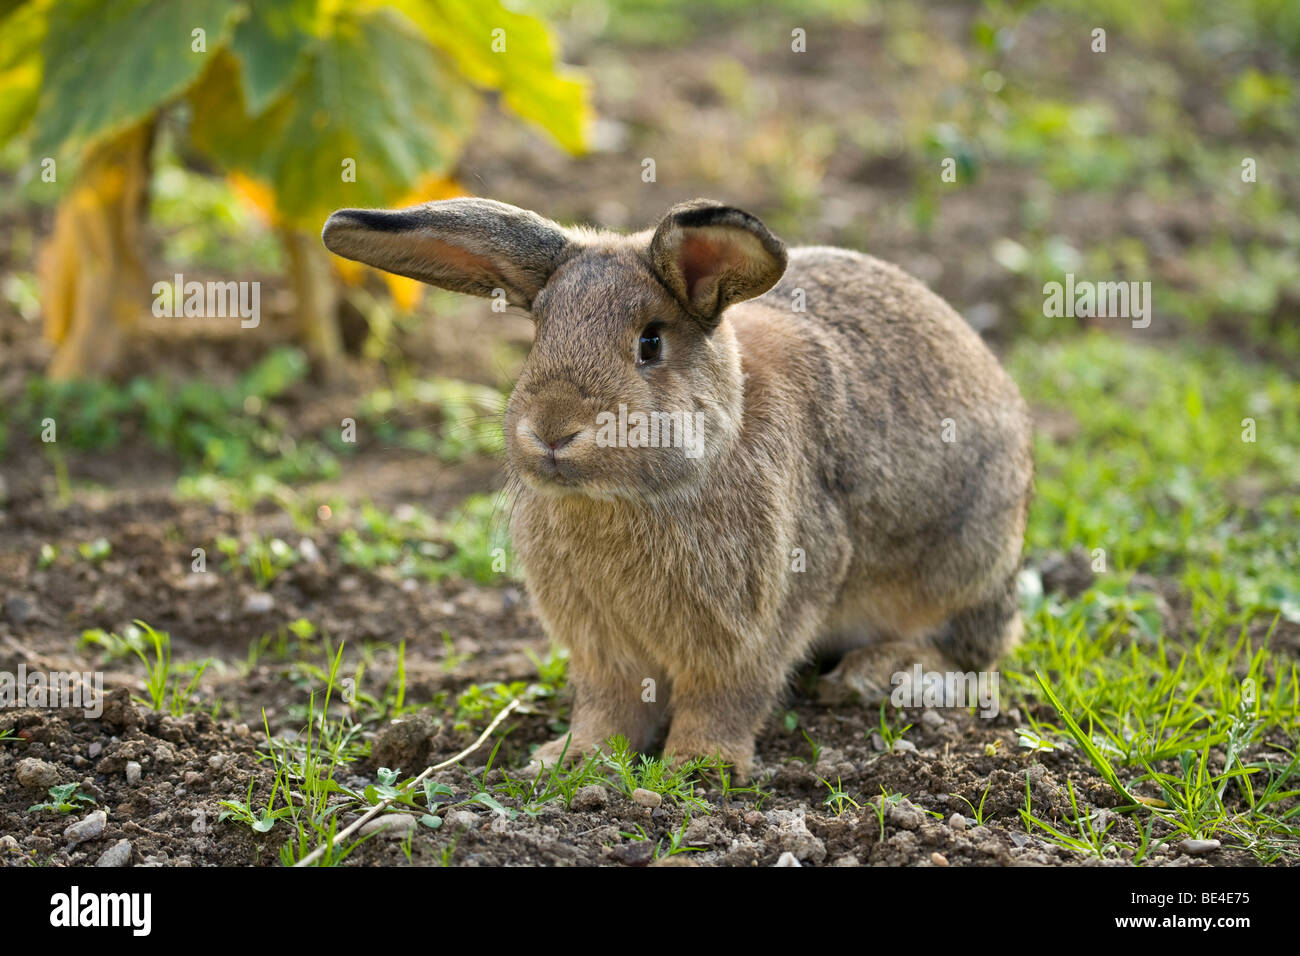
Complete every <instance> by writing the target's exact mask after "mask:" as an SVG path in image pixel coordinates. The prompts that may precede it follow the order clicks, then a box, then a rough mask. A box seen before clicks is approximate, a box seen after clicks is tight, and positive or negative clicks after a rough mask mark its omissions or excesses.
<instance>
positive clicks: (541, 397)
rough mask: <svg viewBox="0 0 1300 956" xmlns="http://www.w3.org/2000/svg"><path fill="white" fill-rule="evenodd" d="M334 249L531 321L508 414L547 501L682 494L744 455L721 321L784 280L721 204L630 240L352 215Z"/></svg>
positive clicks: (499, 223)
mask: <svg viewBox="0 0 1300 956" xmlns="http://www.w3.org/2000/svg"><path fill="white" fill-rule="evenodd" d="M323 238H324V242H325V245H326V246H327V247H328V248H329V249H330V250H331V251H333V252H335V253H337V254H338V255H341V256H344V257H346V258H348V259H355V260H357V261H359V262H364V263H366V264H368V265H372V266H376V267H378V268H380V269H385V270H387V271H389V272H395V273H397V274H399V275H404V276H409V277H411V278H415V279H420V280H422V281H424V282H428V283H431V284H433V285H436V286H441V287H442V288H444V289H451V290H453V291H456V292H468V293H470V294H472V295H480V296H486V297H488V298H492V299H494V300H496V301H498V302H501V303H502V307H503V308H504V306H505V305H507V304H508V305H512V306H516V307H518V308H522V309H525V310H527V311H528V312H529V314H531V316H532V317H533V319H534V321H535V323H536V336H535V339H534V342H533V348H532V351H531V352H530V353H529V356H528V359H527V362H526V363H525V365H524V368H523V372H522V373H521V375H520V377H519V381H518V382H517V383H516V385H515V389H514V392H513V393H512V394H511V396H510V401H509V404H508V405H507V408H506V418H505V439H506V450H507V454H508V457H509V461H510V465H511V468H512V470H513V471H514V472H515V473H516V474H517V475H518V477H519V478H521V479H522V480H523V481H525V482H527V483H528V484H529V485H530V486H532V487H534V488H536V489H538V490H542V491H547V492H555V493H559V494H573V493H578V494H586V495H592V496H602V497H603V496H613V497H619V496H640V497H643V496H655V495H658V494H668V493H671V491H672V490H673V489H674V488H675V487H678V486H680V485H681V484H682V483H683V482H690V481H692V480H694V479H695V478H697V477H698V475H699V473H700V471H699V470H700V469H702V468H707V467H708V464H709V461H710V460H711V459H713V458H714V457H715V456H716V455H719V454H721V453H722V452H724V451H725V449H726V448H727V446H728V445H729V444H730V443H731V442H732V441H734V440H735V438H736V436H737V435H738V433H739V430H740V427H741V407H742V401H741V399H742V389H743V378H742V373H741V368H740V356H739V351H738V349H737V346H736V340H735V336H734V333H733V332H732V329H731V327H730V325H729V324H728V323H726V322H725V321H723V310H725V309H726V308H727V307H728V306H730V305H733V304H734V303H736V302H740V301H742V300H744V299H749V298H752V297H754V296H757V295H761V294H762V293H764V292H766V291H767V290H768V289H770V288H771V287H772V286H773V285H775V284H776V282H777V280H778V279H780V277H781V274H782V272H784V270H785V264H786V253H785V246H784V245H783V244H782V243H781V241H780V240H779V239H777V238H776V237H775V236H773V235H772V234H771V233H770V232H769V231H768V230H767V229H766V228H765V227H764V226H763V224H762V223H761V222H759V221H758V220H757V219H755V218H754V217H753V216H751V215H749V214H748V213H745V212H742V211H740V210H739V209H734V208H732V207H729V206H724V205H721V204H718V203H714V202H710V201H707V200H696V201H694V202H689V203H683V204H681V205H678V206H674V207H673V208H672V209H670V210H669V211H668V213H667V215H666V216H665V217H664V218H663V220H662V221H661V222H660V223H659V225H658V226H657V227H656V228H655V229H653V230H647V231H645V232H642V233H638V234H635V235H628V236H624V235H620V234H616V233H606V232H595V231H588V230H581V229H566V228H564V227H561V226H559V225H557V224H555V223H553V222H551V221H549V220H547V219H544V218H542V217H541V216H538V215H537V214H536V213H532V212H528V211H526V210H523V209H518V208H516V207H514V206H508V205H505V204H503V203H499V202H493V201H492V200H488V199H450V200H444V201H440V202H431V203H426V204H424V205H422V206H415V207H412V208H410V209H401V210H393V211H384V210H369V209H345V210H340V211H339V212H336V213H334V215H332V216H330V218H329V221H328V222H327V223H326V224H325V231H324V236H323Z"/></svg>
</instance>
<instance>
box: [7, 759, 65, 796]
mask: <svg viewBox="0 0 1300 956" xmlns="http://www.w3.org/2000/svg"><path fill="white" fill-rule="evenodd" d="M16 770H17V777H18V782H19V783H20V784H22V785H23V786H24V787H31V788H32V789H34V790H48V789H50V787H53V786H54V785H55V784H57V783H58V782H59V768H58V767H56V766H54V764H52V763H46V762H45V761H44V760H40V759H38V758H36V757H25V758H24V759H22V760H20V761H18V767H17V768H16Z"/></svg>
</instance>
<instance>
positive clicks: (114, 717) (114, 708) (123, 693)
mask: <svg viewBox="0 0 1300 956" xmlns="http://www.w3.org/2000/svg"><path fill="white" fill-rule="evenodd" d="M100 719H101V720H103V721H104V723H105V724H107V725H108V726H110V727H114V728H116V729H118V730H131V729H132V728H135V727H139V726H140V724H141V723H142V722H143V718H142V717H141V716H140V711H139V710H137V709H136V706H135V703H134V702H133V701H132V700H131V692H130V691H129V690H127V689H126V688H125V687H119V688H117V689H116V690H114V691H112V692H111V693H110V694H109V695H108V697H106V698H105V699H104V713H103V714H102V715H101V717H100Z"/></svg>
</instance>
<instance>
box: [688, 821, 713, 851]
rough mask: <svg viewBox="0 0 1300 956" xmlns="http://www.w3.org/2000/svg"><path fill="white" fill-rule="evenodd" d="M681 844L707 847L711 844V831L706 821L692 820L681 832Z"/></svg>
mask: <svg viewBox="0 0 1300 956" xmlns="http://www.w3.org/2000/svg"><path fill="white" fill-rule="evenodd" d="M682 842H683V843H685V844H686V845H687V846H709V845H711V844H712V843H713V830H712V828H711V827H710V826H709V821H708V820H692V821H691V822H690V823H689V824H687V826H686V829H685V830H684V831H682Z"/></svg>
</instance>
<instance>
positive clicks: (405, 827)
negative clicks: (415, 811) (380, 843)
mask: <svg viewBox="0 0 1300 956" xmlns="http://www.w3.org/2000/svg"><path fill="white" fill-rule="evenodd" d="M414 829H415V817H414V816H413V815H411V814H409V813H385V814H381V815H380V816H377V817H375V818H374V819H373V820H370V821H368V822H366V823H364V824H362V826H361V831H360V832H361V835H362V836H369V835H370V834H372V833H381V832H382V833H383V834H384V836H388V837H405V836H406V835H407V834H408V833H410V832H411V831H412V830H414Z"/></svg>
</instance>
